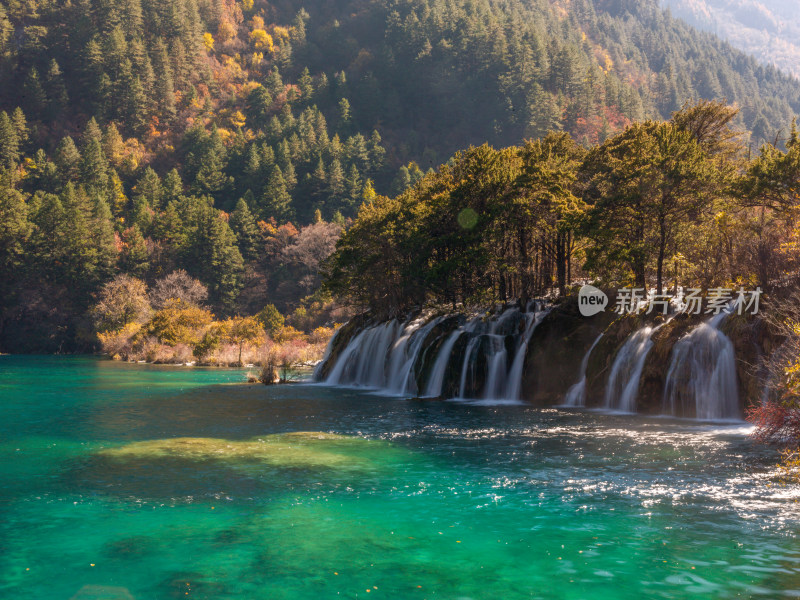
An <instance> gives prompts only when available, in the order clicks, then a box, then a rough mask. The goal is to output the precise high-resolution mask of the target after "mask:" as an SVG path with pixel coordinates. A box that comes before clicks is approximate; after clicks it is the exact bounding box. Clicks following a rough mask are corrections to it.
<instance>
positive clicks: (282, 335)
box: [272, 325, 305, 344]
mask: <svg viewBox="0 0 800 600" xmlns="http://www.w3.org/2000/svg"><path fill="white" fill-rule="evenodd" d="M304 338H305V334H304V333H303V332H302V331H298V330H297V329H295V328H294V327H292V326H291V325H287V326H286V327H281V329H279V330H278V331H275V332H273V335H272V339H273V340H275V341H276V342H278V343H279V344H284V343H286V342H290V341H292V340H302V339H304Z"/></svg>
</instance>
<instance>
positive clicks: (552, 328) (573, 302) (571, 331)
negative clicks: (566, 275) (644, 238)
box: [522, 297, 616, 406]
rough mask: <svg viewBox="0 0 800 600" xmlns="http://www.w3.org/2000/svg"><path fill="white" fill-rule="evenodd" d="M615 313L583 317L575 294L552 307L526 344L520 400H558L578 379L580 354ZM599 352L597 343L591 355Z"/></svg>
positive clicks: (544, 403) (538, 402)
mask: <svg viewBox="0 0 800 600" xmlns="http://www.w3.org/2000/svg"><path fill="white" fill-rule="evenodd" d="M615 316H616V315H614V314H613V313H608V312H603V313H599V314H597V315H594V316H592V317H584V316H582V315H581V314H580V312H579V311H578V301H577V298H575V297H571V298H567V299H566V300H565V301H564V302H562V303H561V304H559V305H557V306H556V307H554V308H553V310H551V311H550V313H548V315H547V316H546V317H544V319H543V320H542V322H541V324H540V325H539V326H538V327H537V328H536V330H535V331H534V332H533V335H532V336H531V340H530V342H529V343H528V356H527V357H526V361H525V370H524V372H523V376H522V397H523V399H525V400H527V401H529V402H531V403H532V404H535V405H537V406H551V405H553V404H559V403H561V402H562V401H563V399H564V396H565V395H566V393H567V390H569V388H570V386H572V384H574V383H575V382H576V381H577V379H578V373H579V371H580V365H581V361H582V360H583V357H584V355H585V354H586V352H587V351H588V350H589V348H590V347H591V346H592V344H593V343H594V341H595V340H596V339H597V336H598V335H600V333H601V332H603V331H604V330H605V329H606V328H607V327H608V325H609V323H610V322H612V321H613V320H614V317H615ZM599 351H600V348H599V344H598V347H597V348H595V351H594V352H593V353H592V354H593V355H597V354H598V353H599Z"/></svg>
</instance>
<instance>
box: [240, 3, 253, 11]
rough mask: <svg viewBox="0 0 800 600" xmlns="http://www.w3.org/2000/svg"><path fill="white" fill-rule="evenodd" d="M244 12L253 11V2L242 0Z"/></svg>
mask: <svg viewBox="0 0 800 600" xmlns="http://www.w3.org/2000/svg"><path fill="white" fill-rule="evenodd" d="M242 10H243V11H244V12H250V11H251V10H253V0H242Z"/></svg>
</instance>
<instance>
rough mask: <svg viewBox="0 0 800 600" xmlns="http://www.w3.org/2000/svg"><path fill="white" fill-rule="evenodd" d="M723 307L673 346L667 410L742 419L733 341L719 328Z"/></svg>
mask: <svg viewBox="0 0 800 600" xmlns="http://www.w3.org/2000/svg"><path fill="white" fill-rule="evenodd" d="M727 316H728V313H727V312H725V311H723V312H720V313H719V314H717V315H715V316H714V317H712V318H711V319H710V320H709V321H706V322H705V323H702V324H700V325H698V326H697V327H696V328H694V329H693V330H692V331H691V332H690V333H689V334H688V335H686V336H684V337H683V338H681V339H680V340H678V342H677V343H676V344H675V346H674V348H673V349H672V360H671V361H670V366H669V370H668V371H667V380H666V383H665V385H664V401H663V407H664V412H665V413H667V414H670V415H675V416H692V412H693V413H694V415H693V416H694V417H695V418H697V419H703V420H720V419H737V420H738V419H741V414H740V412H739V394H738V388H737V383H736V382H737V378H736V356H735V354H734V349H733V344H732V343H731V341H730V340H729V339H728V337H727V336H726V335H725V334H724V333H722V332H721V331H720V330H719V328H720V326H721V325H722V322H723V321H724V320H725V318H726V317H727Z"/></svg>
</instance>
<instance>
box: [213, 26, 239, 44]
mask: <svg viewBox="0 0 800 600" xmlns="http://www.w3.org/2000/svg"><path fill="white" fill-rule="evenodd" d="M235 35H236V28H235V27H234V26H233V24H232V23H231V22H230V21H221V22H220V24H219V27H218V28H217V39H218V40H219V41H220V42H222V43H223V44H224V43H225V42H227V41H228V40H230V39H232V38H233V37H234V36H235Z"/></svg>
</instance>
